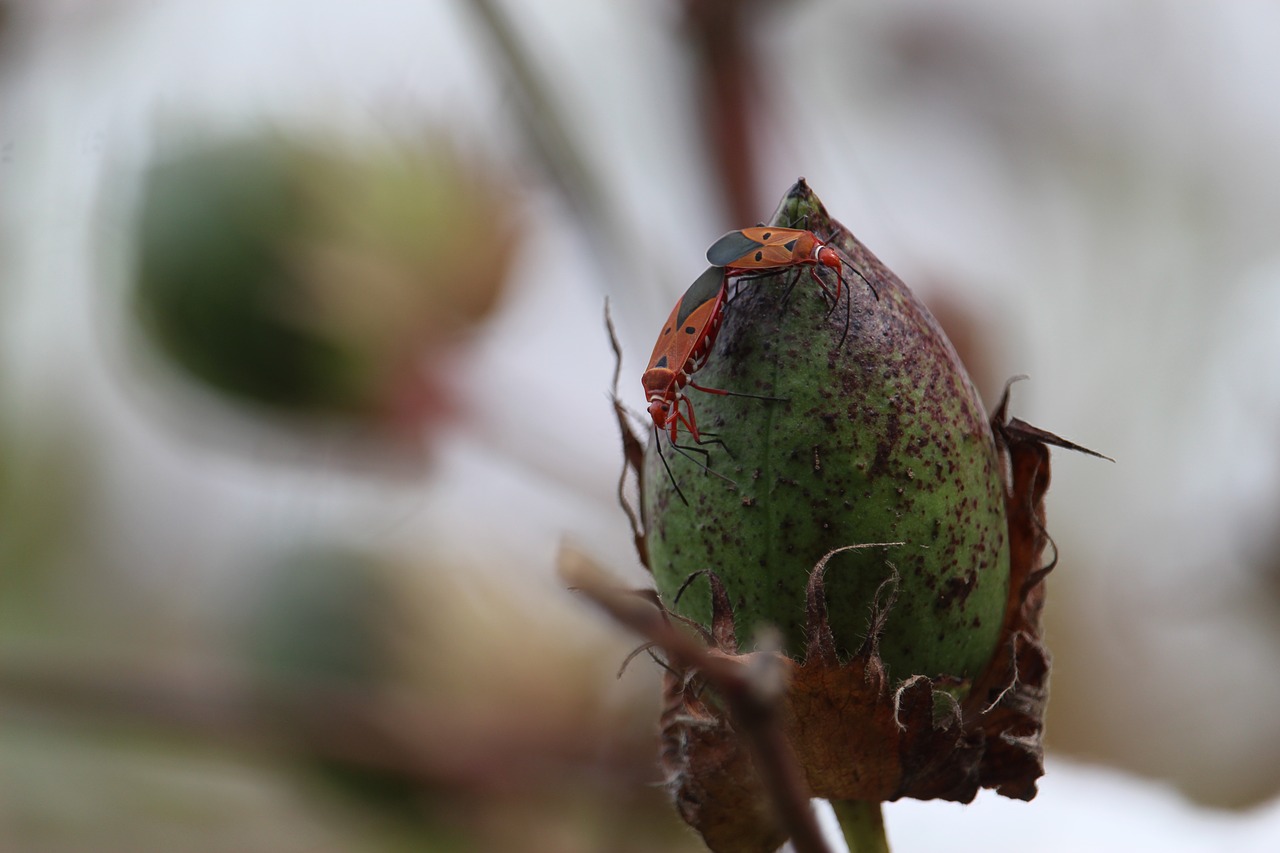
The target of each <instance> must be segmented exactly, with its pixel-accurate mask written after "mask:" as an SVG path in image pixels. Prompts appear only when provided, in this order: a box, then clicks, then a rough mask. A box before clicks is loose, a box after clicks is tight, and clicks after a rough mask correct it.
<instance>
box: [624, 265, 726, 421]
mask: <svg viewBox="0 0 1280 853" xmlns="http://www.w3.org/2000/svg"><path fill="white" fill-rule="evenodd" d="M725 280H726V273H725V270H723V269H720V268H719V267H708V268H707V271H706V272H704V273H703V274H702V275H700V276H698V279H697V281H695V282H694V283H693V284H692V285H690V286H689V289H688V290H686V291H685V292H684V296H681V297H680V300H679V301H678V302H676V307H675V308H673V309H671V316H670V317H668V318H667V322H666V324H665V325H664V326H663V327H662V333H661V334H660V335H658V342H657V343H656V344H654V346H653V355H652V356H650V357H649V367H648V369H647V370H645V372H644V376H643V377H641V379H640V382H641V384H642V385H644V393H645V398H646V399H647V400H648V401H649V416H650V417H652V418H653V425H654V428H655V429H656V430H658V431H660V432H666V433H667V434H668V435H669V436H670V438H671V443H672V444H675V441H676V430H677V429H678V428H679V425H680V424H684V426H685V429H687V430H689V433H690V434H691V435H692V436H693V440H694V441H696V442H698V443H699V444H701V443H702V437H701V436H700V435H699V434H698V422H697V420H696V419H695V418H694V416H693V403H691V402H690V401H689V398H688V397H686V396H685V394H684V387H685V386H686V385H688V386H690V387H693V388H697V389H698V390H699V391H706V392H707V393H709V394H727V393H729V392H727V391H721V390H718V389H715V388H703V387H702V386H701V385H697V384H695V383H694V382H693V381H692V379H691V378H690V377H691V376H692V375H693V374H694V373H696V372H697V371H698V370H700V369H701V368H702V366H703V365H704V364H706V363H707V356H709V355H710V354H711V347H712V346H714V345H715V342H716V335H717V334H718V333H719V332H720V323H721V321H722V320H723V319H724V301H725V290H726V288H725ZM682 406H683V409H682V408H681V407H682ZM686 412H687V414H686Z"/></svg>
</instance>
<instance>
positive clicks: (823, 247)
mask: <svg viewBox="0 0 1280 853" xmlns="http://www.w3.org/2000/svg"><path fill="white" fill-rule="evenodd" d="M707 260H708V261H710V262H711V263H712V264H713V265H714V266H717V267H722V268H724V271H725V274H726V275H736V274H740V273H749V272H765V271H768V270H776V269H781V268H783V267H791V266H807V267H809V274H810V275H812V276H813V280H814V281H816V282H817V283H818V286H819V287H821V288H822V291H823V292H824V293H826V294H827V295H828V296H832V305H835V303H836V302H839V301H840V292H841V287H842V286H843V284H844V261H843V260H842V259H841V258H840V255H839V254H838V253H837V252H836V250H835V249H833V248H831V247H830V246H828V245H827V244H826V243H824V242H822V241H821V240H820V239H818V235H817V234H814V233H813V232H812V231H802V230H800V229H799V228H770V227H765V226H761V227H758V228H743V229H742V230H741V231H730V232H729V233H728V234H725V235H724V236H723V237H721V238H720V239H719V240H717V241H715V242H714V243H712V244H711V248H710V249H707ZM819 265H821V266H824V267H829V268H830V269H833V270H835V271H836V292H835V294H834V295H833V294H832V293H831V289H830V288H829V287H827V285H826V283H825V282H824V281H823V280H822V279H821V278H820V277H819V276H818V266H819ZM850 269H853V267H852V266H850ZM853 271H854V272H855V273H857V274H858V278H861V279H862V280H863V281H864V282H866V284H867V287H869V288H871V293H872V295H873V296H875V298H876V300H877V301H879V299H880V294H878V293H876V289H875V287H873V286H872V285H871V282H869V281H867V279H866V278H865V277H864V276H863V275H862V273H860V272H858V271H857V270H856V269H855V270H853Z"/></svg>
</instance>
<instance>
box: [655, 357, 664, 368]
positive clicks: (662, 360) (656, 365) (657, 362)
mask: <svg viewBox="0 0 1280 853" xmlns="http://www.w3.org/2000/svg"><path fill="white" fill-rule="evenodd" d="M653 366H654V367H666V366H667V357H666V356H665V355H664V356H663V357H662V358H660V359H658V360H657V361H656V362H654V364H653Z"/></svg>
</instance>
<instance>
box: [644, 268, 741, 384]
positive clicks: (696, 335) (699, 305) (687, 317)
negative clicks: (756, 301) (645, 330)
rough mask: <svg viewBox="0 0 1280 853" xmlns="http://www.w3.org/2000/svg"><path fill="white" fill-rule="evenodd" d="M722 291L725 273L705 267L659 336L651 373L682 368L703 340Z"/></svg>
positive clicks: (673, 309) (651, 360)
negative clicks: (656, 370)
mask: <svg viewBox="0 0 1280 853" xmlns="http://www.w3.org/2000/svg"><path fill="white" fill-rule="evenodd" d="M723 291H724V270H722V269H720V268H719V267H708V268H707V270H706V272H704V273H703V274H702V275H700V276H698V278H697V280H696V281H694V283H693V284H691V285H689V289H688V290H686V291H685V292H684V296H681V297H680V301H679V302H677V303H676V306H675V307H674V308H672V309H671V316H670V317H668V318H667V322H666V323H665V324H664V325H663V327H662V333H661V334H660V335H658V341H657V343H655V344H654V346H653V355H652V356H650V357H649V368H650V369H653V368H655V367H665V368H668V369H671V370H679V369H680V368H681V367H682V366H683V365H684V363H685V361H686V360H687V359H688V358H689V354H690V353H692V352H693V350H694V348H695V347H696V346H697V345H698V342H699V341H700V340H701V339H702V336H703V330H704V329H705V328H706V325H707V323H708V322H709V321H710V319H711V318H712V317H714V316H715V313H716V308H717V306H718V303H719V302H720V300H721V298H722V295H723Z"/></svg>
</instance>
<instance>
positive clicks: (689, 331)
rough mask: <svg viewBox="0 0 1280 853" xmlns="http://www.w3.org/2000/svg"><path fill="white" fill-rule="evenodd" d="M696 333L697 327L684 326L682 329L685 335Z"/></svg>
mask: <svg viewBox="0 0 1280 853" xmlns="http://www.w3.org/2000/svg"><path fill="white" fill-rule="evenodd" d="M696 331H698V327H697V326H685V327H684V333H685V334H686V335H692V334H693V333H694V332H696Z"/></svg>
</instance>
